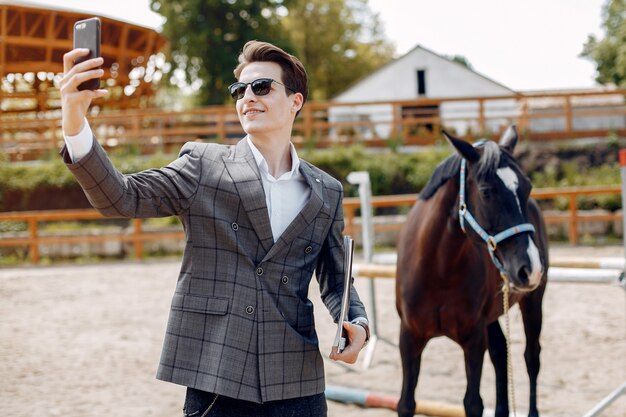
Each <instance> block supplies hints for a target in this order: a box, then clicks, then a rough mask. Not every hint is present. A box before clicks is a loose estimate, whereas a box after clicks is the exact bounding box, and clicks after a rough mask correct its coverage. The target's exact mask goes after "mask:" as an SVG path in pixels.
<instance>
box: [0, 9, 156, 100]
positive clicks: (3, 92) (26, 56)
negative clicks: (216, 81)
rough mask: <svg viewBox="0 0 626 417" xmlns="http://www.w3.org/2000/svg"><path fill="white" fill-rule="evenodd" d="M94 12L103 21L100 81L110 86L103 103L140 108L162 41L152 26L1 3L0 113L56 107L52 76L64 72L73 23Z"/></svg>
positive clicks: (148, 90) (150, 92)
mask: <svg viewBox="0 0 626 417" xmlns="http://www.w3.org/2000/svg"><path fill="white" fill-rule="evenodd" d="M93 16H98V17H100V20H101V22H102V29H101V32H102V35H101V38H102V45H101V53H102V56H103V57H104V68H105V76H104V77H103V79H104V80H105V82H106V86H107V88H109V89H110V90H111V94H110V97H109V98H108V99H107V100H106V101H105V102H104V103H103V106H105V107H115V108H120V107H121V108H128V107H139V106H140V104H141V103H143V102H144V101H145V100H146V97H150V96H152V95H153V93H154V89H153V83H151V82H150V81H151V77H150V74H151V72H152V71H153V70H154V66H155V64H154V61H155V60H154V57H153V56H154V55H155V54H157V53H158V52H159V51H160V50H161V49H162V48H164V46H165V45H166V44H167V40H166V39H165V38H164V37H163V36H162V35H161V34H159V33H158V32H157V31H155V30H154V29H151V28H147V27H143V26H139V25H135V24H132V23H128V22H124V21H120V20H115V19H113V18H111V17H107V16H99V15H97V14H88V13H87V12H83V11H73V10H67V9H60V8H46V7H44V6H40V5H35V4H29V3H25V2H21V3H20V2H15V1H13V2H11V4H9V3H6V2H4V1H0V79H1V80H2V84H1V89H0V111H1V112H7V111H9V112H13V111H20V112H23V111H47V110H54V109H58V108H59V107H60V102H59V95H58V90H57V89H56V88H55V87H54V83H53V77H54V74H57V73H61V72H63V63H62V61H63V54H64V53H65V52H67V51H69V50H71V49H72V46H73V27H74V22H76V21H77V20H81V19H86V18H89V17H93ZM151 57H153V58H152V60H151ZM133 69H135V71H133ZM131 71H133V72H131Z"/></svg>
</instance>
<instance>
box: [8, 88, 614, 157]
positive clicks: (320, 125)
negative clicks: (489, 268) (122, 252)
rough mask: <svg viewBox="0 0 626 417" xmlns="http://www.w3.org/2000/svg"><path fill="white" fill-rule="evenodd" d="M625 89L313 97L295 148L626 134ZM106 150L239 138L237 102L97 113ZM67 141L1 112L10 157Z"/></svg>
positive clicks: (37, 120) (36, 120) (51, 124)
mask: <svg viewBox="0 0 626 417" xmlns="http://www.w3.org/2000/svg"><path fill="white" fill-rule="evenodd" d="M625 96H626V89H624V90H588V91H579V92H561V93H541V94H539V93H532V94H531V93H519V94H514V95H508V96H476V97H449V98H430V99H417V100H395V101H376V102H359V103H339V102H310V103H307V105H306V106H305V107H304V108H303V110H302V114H301V115H300V117H298V119H296V124H295V126H294V143H296V146H313V147H327V146H330V145H333V144H353V143H361V144H363V145H365V146H368V147H386V146H401V145H427V144H432V143H435V141H436V140H437V139H438V138H439V137H440V135H439V132H440V130H441V128H443V127H445V128H446V129H447V130H449V131H452V132H454V131H456V132H457V134H458V135H459V136H463V137H465V138H467V139H470V140H471V139H474V138H476V137H492V138H493V137H496V136H497V135H499V134H500V132H502V131H504V129H505V128H506V127H507V126H508V125H510V124H512V123H514V124H516V125H517V126H518V128H519V130H520V132H521V133H522V135H523V137H524V138H525V139H528V140H531V141H532V140H535V141H546V140H560V139H574V138H581V137H607V136H608V135H609V134H618V135H621V136H626V103H625V100H624V97H625ZM89 119H90V124H91V126H92V128H93V131H94V133H95V135H96V137H97V138H98V140H99V141H100V142H101V143H102V145H103V146H105V147H107V148H116V147H123V146H136V147H138V148H139V149H140V150H141V152H143V153H152V152H154V151H157V150H160V151H168V152H169V151H174V150H177V148H179V147H180V146H181V145H182V144H183V143H184V142H187V141H190V140H202V141H213V142H219V143H233V142H234V141H236V140H238V139H239V138H241V137H242V136H243V135H244V132H243V130H242V128H241V126H240V124H239V120H238V117H237V114H236V112H235V109H234V106H233V105H230V106H209V107H202V108H195V109H191V110H185V111H165V110H162V109H135V110H124V111H119V112H111V113H101V114H92V115H91V116H90V118H89ZM62 144H63V136H62V132H61V120H60V118H59V117H58V116H57V117H56V118H50V116H49V115H46V114H28V115H15V114H5V115H2V114H1V113H0V150H2V151H3V152H4V153H6V154H7V155H8V156H9V157H10V159H11V160H25V159H36V158H38V157H39V156H41V155H42V154H44V153H46V152H55V151H57V150H58V149H59V148H60V147H61V146H62Z"/></svg>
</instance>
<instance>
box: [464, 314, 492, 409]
mask: <svg viewBox="0 0 626 417" xmlns="http://www.w3.org/2000/svg"><path fill="white" fill-rule="evenodd" d="M482 330H483V331H481V327H480V326H478V327H477V331H476V332H475V334H473V335H472V336H471V337H470V338H469V339H468V340H467V342H466V343H464V344H463V352H464V354H465V375H466V378H467V387H466V389H465V397H464V398H463V407H464V408H465V416H466V417H482V415H483V409H484V406H483V399H482V398H481V397H480V379H481V376H482V371H483V359H484V356H485V349H486V347H487V340H486V339H487V337H486V334H485V333H486V332H485V331H484V328H482Z"/></svg>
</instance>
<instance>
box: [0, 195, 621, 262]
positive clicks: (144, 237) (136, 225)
mask: <svg viewBox="0 0 626 417" xmlns="http://www.w3.org/2000/svg"><path fill="white" fill-rule="evenodd" d="M620 193H621V187H620V186H605V187H572V188H544V189H537V190H534V191H533V193H532V196H533V197H534V198H535V199H538V200H547V199H555V198H561V197H565V198H567V199H568V200H569V209H568V211H567V212H565V213H563V214H558V215H546V216H545V219H546V223H548V224H562V223H567V224H568V226H569V227H568V228H569V241H570V243H573V244H576V243H577V242H578V223H579V222H586V221H616V220H621V219H622V214H621V213H607V214H592V213H584V212H582V211H579V210H577V200H578V198H579V197H581V196H590V195H601V194H605V195H606V194H620ZM417 196H418V195H417V194H406V195H390V196H375V197H372V206H373V207H374V208H381V207H403V206H405V207H406V206H411V205H413V203H414V202H415V200H416V198H417ZM343 207H344V217H345V222H346V227H345V233H346V234H352V235H354V234H355V233H357V232H358V231H359V227H358V225H357V224H355V214H356V211H357V210H358V209H359V208H360V202H359V199H358V198H345V199H344V204H343ZM100 219H104V217H103V216H102V215H101V214H99V213H98V212H97V211H96V210H93V209H84V210H50V211H28V212H8V213H0V222H7V221H8V222H26V223H27V224H28V236H25V237H18V238H15V237H10V238H6V237H1V236H0V247H28V249H29V255H30V258H31V260H32V262H33V263H35V264H36V263H38V262H39V260H40V252H39V245H41V244H66V243H80V242H102V241H106V240H117V241H121V242H131V243H132V245H133V248H134V256H135V258H137V259H142V258H143V255H144V253H143V252H144V250H143V244H144V242H147V241H155V240H164V239H184V234H183V232H182V230H181V231H174V232H172V231H146V230H144V225H143V220H142V219H132V224H133V228H132V229H133V230H132V232H131V233H128V232H126V231H122V232H119V233H113V234H102V235H86V234H83V235H75V236H49V235H42V234H41V232H40V230H39V223H40V222H52V221H76V220H100ZM401 226H402V225H400V224H391V225H375V228H374V233H377V232H382V231H388V230H399V229H400V228H401Z"/></svg>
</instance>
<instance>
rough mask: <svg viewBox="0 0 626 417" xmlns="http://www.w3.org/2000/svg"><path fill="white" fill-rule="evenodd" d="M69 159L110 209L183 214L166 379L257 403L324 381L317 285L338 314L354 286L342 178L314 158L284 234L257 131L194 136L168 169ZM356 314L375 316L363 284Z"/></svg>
mask: <svg viewBox="0 0 626 417" xmlns="http://www.w3.org/2000/svg"><path fill="white" fill-rule="evenodd" d="M61 155H62V156H63V158H64V160H65V162H66V163H67V165H68V168H69V169H70V170H71V171H72V173H73V174H74V176H75V177H76V179H77V180H78V182H79V183H80V185H81V187H82V188H83V190H84V191H85V194H86V195H87V198H88V199H89V201H90V203H91V204H92V205H93V207H94V208H96V209H97V210H98V211H100V212H101V213H102V214H104V215H106V216H114V217H120V216H121V217H162V216H170V215H176V216H178V217H179V218H180V220H181V222H182V224H183V227H184V230H185V236H186V245H185V251H184V255H183V260H182V266H181V269H180V274H179V276H178V282H177V285H176V291H175V293H174V296H173V300H172V304H171V310H170V315H169V320H168V324H167V331H166V334H165V339H164V344H163V351H162V354H161V360H160V364H159V369H158V372H157V378H158V379H162V380H164V381H170V382H173V383H177V384H181V385H185V386H188V387H193V388H196V389H199V390H203V391H208V392H213V393H217V394H221V395H225V396H228V397H233V398H239V399H242V400H247V401H254V402H266V401H273V400H282V399H288V398H294V397H301V396H307V395H314V394H318V393H321V392H323V391H324V367H323V360H322V357H321V355H320V352H319V347H318V338H317V334H316V332H315V326H314V320H313V304H312V303H311V301H310V300H309V299H308V288H309V283H310V280H311V277H312V276H313V272H314V271H315V275H316V278H317V280H318V282H319V286H320V292H321V296H322V299H323V301H324V303H325V305H326V307H327V308H328V310H329V311H330V313H331V315H332V317H333V318H334V319H335V321H337V319H338V317H339V313H340V305H341V296H342V293H343V287H342V286H343V279H344V275H343V274H344V270H343V269H344V268H343V254H344V250H343V238H342V230H343V210H342V196H343V190H342V187H341V183H339V182H338V181H337V180H335V179H334V178H332V177H331V176H329V175H328V174H326V173H324V172H323V171H321V170H320V169H318V168H316V167H314V166H313V165H311V164H309V163H308V162H306V161H302V163H301V165H300V171H301V173H302V175H303V176H304V178H305V180H306V182H307V183H308V184H309V186H310V187H311V197H310V199H309V201H308V202H307V203H306V205H305V207H304V208H303V209H302V211H301V212H300V213H299V214H298V215H297V216H296V218H295V219H294V221H293V222H292V223H291V224H290V225H289V227H288V228H287V229H286V230H285V232H284V233H283V234H282V235H281V236H280V238H279V239H278V241H277V242H274V239H273V237H272V230H271V227H270V220H269V216H268V212H267V207H266V204H265V194H264V191H263V185H262V182H261V176H260V173H259V170H258V166H257V165H256V162H255V160H254V156H253V155H252V152H251V150H250V147H249V146H248V144H247V142H246V141H245V140H242V141H240V142H239V143H238V144H237V145H235V146H226V145H217V144H206V143H193V142H190V143H187V144H186V145H184V146H183V148H182V150H181V152H180V155H179V157H178V159H176V160H175V161H173V162H172V163H171V164H169V165H168V166H166V167H163V168H160V169H151V170H146V171H143V172H140V173H137V174H132V175H123V174H121V173H120V172H119V171H118V170H117V169H115V168H114V166H113V165H112V163H111V162H110V160H109V158H108V157H107V155H106V153H105V152H104V150H103V149H102V147H101V146H100V145H99V144H98V143H97V141H96V140H94V146H93V148H92V149H91V151H90V152H89V154H87V155H86V156H84V157H83V158H82V159H81V160H80V161H78V162H77V163H72V162H71V160H70V158H69V155H68V154H67V149H66V148H63V150H62V151H61ZM351 299H352V302H351V306H350V309H349V318H350V319H353V318H356V317H359V316H361V317H366V313H365V309H364V307H363V304H362V303H361V301H360V300H359V298H358V295H357V293H356V291H355V290H354V287H353V288H352V289H351Z"/></svg>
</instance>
